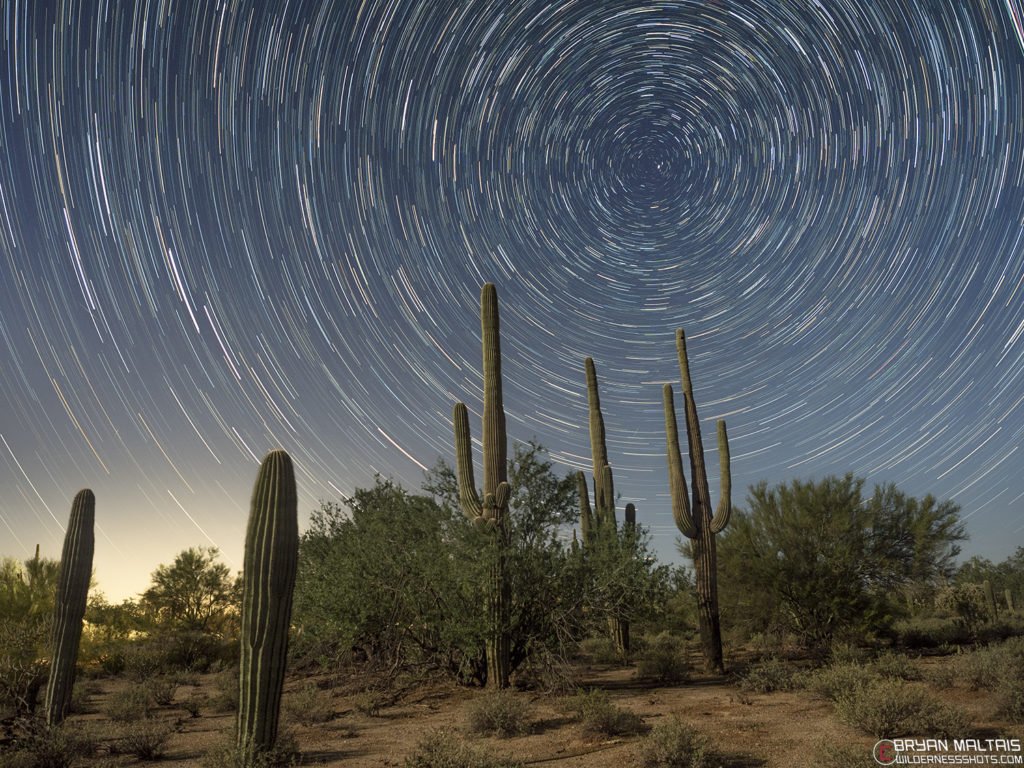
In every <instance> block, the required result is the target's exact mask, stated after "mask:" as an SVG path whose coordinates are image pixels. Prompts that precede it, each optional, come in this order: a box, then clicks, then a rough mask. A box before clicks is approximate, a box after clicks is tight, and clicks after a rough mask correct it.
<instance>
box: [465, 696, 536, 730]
mask: <svg viewBox="0 0 1024 768" xmlns="http://www.w3.org/2000/svg"><path fill="white" fill-rule="evenodd" d="M467 724H468V727H469V730H470V732H471V733H482V734H486V735H493V736H500V737H507V736H521V735H523V734H525V733H529V731H530V707H529V705H528V704H527V703H526V701H525V700H524V699H523V698H522V697H521V696H519V695H517V694H516V693H515V692H514V691H512V690H509V689H504V690H496V691H488V692H487V693H485V694H483V695H482V696H477V697H476V699H474V700H473V702H472V703H471V704H470V705H469V708H468V718H467Z"/></svg>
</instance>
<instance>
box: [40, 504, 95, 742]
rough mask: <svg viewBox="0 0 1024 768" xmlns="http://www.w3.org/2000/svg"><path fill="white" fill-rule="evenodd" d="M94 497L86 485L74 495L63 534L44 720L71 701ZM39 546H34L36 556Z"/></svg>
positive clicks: (57, 718) (53, 718)
mask: <svg viewBox="0 0 1024 768" xmlns="http://www.w3.org/2000/svg"><path fill="white" fill-rule="evenodd" d="M95 520H96V497H95V496H94V495H93V492H92V491H91V490H89V489H88V488H84V489H82V490H81V491H79V492H78V493H77V494H75V500H74V502H72V504H71V517H70V518H69V519H68V528H67V531H66V532H65V533H64V549H63V550H62V552H61V556H60V571H59V576H58V580H57V599H56V602H55V603H54V609H53V658H52V659H51V661H50V682H49V685H47V686H46V722H47V724H48V725H57V724H59V723H61V722H62V721H63V720H64V717H65V716H66V715H67V712H68V705H69V704H70V703H71V688H72V686H73V685H74V682H75V663H76V662H77V661H78V644H79V641H80V640H81V639H82V617H83V616H84V615H85V601H86V598H87V597H88V596H89V580H90V579H91V578H92V553H93V547H94V545H95V537H94V533H93V527H94V525H95ZM38 558H39V548H38V547H36V559H37V561H38Z"/></svg>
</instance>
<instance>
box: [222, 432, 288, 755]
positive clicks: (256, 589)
mask: <svg viewBox="0 0 1024 768" xmlns="http://www.w3.org/2000/svg"><path fill="white" fill-rule="evenodd" d="M298 560H299V521H298V499H297V496H296V492H295V470H294V468H293V466H292V460H291V457H289V456H288V454H287V453H286V452H285V451H281V450H277V451H271V452H270V453H268V454H267V455H266V456H265V457H264V459H263V463H262V464H261V465H260V471H259V474H258V475H257V476H256V485H255V487H254V488H253V492H252V505H251V507H250V511H249V526H248V529H247V530H246V534H245V560H244V566H243V571H242V585H243V586H242V638H241V645H242V648H241V660H240V665H239V676H238V678H239V679H238V683H239V699H238V730H237V743H238V747H239V748H240V749H241V750H243V751H244V752H245V753H258V752H261V751H264V750H267V749H269V748H271V747H272V746H273V745H274V741H275V739H276V738H277V721H278V715H279V713H280V710H281V689H282V687H283V686H284V671H285V659H286V656H287V653H288V625H289V622H290V620H291V613H292V589H293V588H294V586H295V569H296V566H297V565H298Z"/></svg>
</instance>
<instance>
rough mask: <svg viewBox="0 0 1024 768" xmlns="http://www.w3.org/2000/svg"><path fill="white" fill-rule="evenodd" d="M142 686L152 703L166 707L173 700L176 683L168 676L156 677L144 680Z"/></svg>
mask: <svg viewBox="0 0 1024 768" xmlns="http://www.w3.org/2000/svg"><path fill="white" fill-rule="evenodd" d="M144 688H145V690H146V692H147V693H148V694H149V697H150V698H151V699H152V700H153V703H154V704H156V705H158V706H161V707H167V706H170V705H171V702H173V701H174V694H175V693H176V692H177V690H178V684H177V683H176V682H174V680H173V679H171V678H170V677H157V678H154V679H153V680H149V681H148V682H146V684H145V686H144Z"/></svg>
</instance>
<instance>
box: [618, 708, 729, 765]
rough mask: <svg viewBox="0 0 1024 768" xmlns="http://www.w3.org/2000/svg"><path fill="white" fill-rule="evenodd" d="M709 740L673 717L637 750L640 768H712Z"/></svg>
mask: <svg viewBox="0 0 1024 768" xmlns="http://www.w3.org/2000/svg"><path fill="white" fill-rule="evenodd" d="M714 764H715V763H714V762H713V759H712V756H711V754H710V752H709V750H708V745H707V738H705V737H704V736H703V735H702V734H700V733H698V732H697V731H695V730H693V729H692V728H690V727H689V726H688V725H686V723H684V722H683V721H682V720H680V719H679V718H678V717H673V718H672V719H670V720H668V721H667V722H665V723H662V724H661V725H659V726H657V727H656V728H654V729H653V730H652V731H651V732H650V733H649V734H647V735H646V736H645V737H644V738H643V739H642V740H641V741H640V743H639V744H637V746H636V765H637V766H638V768H711V766H712V765H714Z"/></svg>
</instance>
